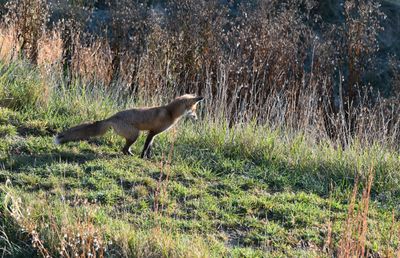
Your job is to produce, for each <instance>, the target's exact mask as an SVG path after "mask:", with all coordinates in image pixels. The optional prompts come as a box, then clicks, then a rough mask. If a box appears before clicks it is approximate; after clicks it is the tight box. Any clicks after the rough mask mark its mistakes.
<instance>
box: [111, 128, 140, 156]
mask: <svg viewBox="0 0 400 258" xmlns="http://www.w3.org/2000/svg"><path fill="white" fill-rule="evenodd" d="M113 128H114V131H115V133H116V134H118V135H119V136H122V137H124V138H125V140H126V142H125V145H124V147H123V148H122V153H124V154H125V155H132V152H131V150H130V147H131V145H132V144H134V143H135V141H136V139H137V138H138V136H139V130H138V129H136V128H134V127H132V126H129V125H128V124H126V123H122V122H119V123H118V124H115V125H113Z"/></svg>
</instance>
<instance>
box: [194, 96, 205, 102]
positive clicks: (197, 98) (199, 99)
mask: <svg viewBox="0 0 400 258" xmlns="http://www.w3.org/2000/svg"><path fill="white" fill-rule="evenodd" d="M195 100H196V102H199V101H202V100H204V97H202V96H198V97H196V98H195Z"/></svg>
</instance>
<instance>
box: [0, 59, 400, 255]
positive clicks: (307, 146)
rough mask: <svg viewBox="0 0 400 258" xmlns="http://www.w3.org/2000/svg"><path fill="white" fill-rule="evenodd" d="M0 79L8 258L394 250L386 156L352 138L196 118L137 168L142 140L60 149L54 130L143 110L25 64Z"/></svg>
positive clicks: (395, 161) (0, 226) (394, 194)
mask: <svg viewBox="0 0 400 258" xmlns="http://www.w3.org/2000/svg"><path fill="white" fill-rule="evenodd" d="M0 78H1V79H0V81H1V82H0V89H1V90H0V92H4V91H6V90H7V89H8V90H9V89H13V94H14V95H13V96H14V98H13V99H12V100H10V101H9V102H8V107H1V108H0V135H1V141H0V182H1V193H0V196H1V197H0V198H1V205H0V208H1V210H0V233H1V237H0V250H1V252H2V255H3V256H5V257H32V256H46V255H50V256H65V257H72V256H74V255H75V254H78V255H79V256H80V257H93V255H94V256H95V257H103V256H106V257H221V256H224V257H279V256H280V257H282V256H285V257H286V256H289V257H330V256H331V255H334V256H338V255H342V256H344V255H346V253H347V252H348V253H350V254H361V252H363V251H362V250H363V248H364V247H365V249H364V253H365V254H368V255H369V256H391V257H393V256H395V255H396V252H398V250H399V249H398V248H399V238H398V234H397V232H398V230H399V227H400V223H399V221H398V216H399V214H398V207H399V205H400V201H399V200H400V199H399V197H400V196H399V193H400V184H399V180H400V173H399V170H398V168H399V167H400V154H399V153H398V152H397V151H395V150H391V149H389V148H386V147H385V146H382V145H380V144H374V145H370V146H368V145H365V144H360V143H357V141H355V142H354V143H353V144H352V145H351V146H349V147H348V148H345V149H342V148H340V147H338V146H335V145H334V144H332V143H331V142H329V141H325V140H320V141H317V140H316V139H315V138H313V137H310V135H307V134H304V133H300V132H299V133H293V132H290V131H289V130H287V131H285V130H283V129H271V128H269V127H268V126H261V125H256V124H254V123H253V124H251V123H250V124H246V125H237V126H235V127H233V128H229V127H227V125H226V124H225V123H224V122H221V123H215V122H210V121H207V120H204V119H203V120H201V121H199V122H197V123H192V122H191V121H186V120H185V121H181V122H180V123H179V125H178V126H177V127H176V128H175V129H173V130H171V131H169V132H167V133H164V134H162V135H160V137H158V139H157V140H156V143H155V150H154V153H155V156H154V157H153V158H151V159H149V160H142V159H140V158H138V156H139V153H140V150H141V148H142V146H143V142H144V137H143V136H142V137H140V139H139V140H138V142H137V143H136V144H135V145H134V146H133V150H132V151H133V153H134V154H135V155H134V156H124V155H122V154H121V153H120V148H121V147H122V144H123V141H122V139H120V138H119V137H117V136H115V135H114V134H112V133H111V132H109V133H108V134H107V135H106V136H105V137H103V138H98V139H93V140H90V141H89V142H79V143H69V144H67V145H61V146H58V145H54V144H53V136H54V134H55V133H56V132H58V131H61V130H62V129H63V128H66V127H69V126H72V125H75V124H77V123H81V122H83V121H93V120H96V119H101V118H105V117H107V116H108V115H110V114H112V113H114V112H116V111H117V110H121V109H124V108H126V107H132V106H136V105H144V104H146V103H143V102H140V101H139V102H137V101H136V102H133V100H120V101H116V99H118V98H117V97H116V95H115V93H113V92H112V91H111V92H105V91H104V89H103V88H97V87H91V88H89V87H86V86H85V84H79V82H78V81H77V82H76V83H74V84H72V85H71V86H69V87H65V86H62V80H57V79H56V78H55V79H54V80H51V81H47V82H45V81H43V80H42V79H41V77H40V76H39V75H38V73H37V70H36V69H34V68H32V67H31V66H29V65H26V64H24V63H15V64H13V65H11V66H10V65H3V66H2V70H1V76H0ZM43 87H44V88H43ZM45 89H47V90H45ZM43 92H47V93H46V94H43ZM43 95H45V96H46V97H45V98H43ZM36 97H37V98H36ZM18 101H19V102H18ZM3 103H4V102H3ZM12 103H14V104H18V103H19V105H18V106H15V105H12ZM206 103H207V102H206ZM203 108H204V107H203ZM356 178H357V180H356ZM355 180H356V181H355ZM355 186H356V187H358V188H355Z"/></svg>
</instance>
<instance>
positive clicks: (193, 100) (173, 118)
mask: <svg viewBox="0 0 400 258" xmlns="http://www.w3.org/2000/svg"><path fill="white" fill-rule="evenodd" d="M202 100H204V97H202V96H199V95H194V94H185V95H182V96H179V97H176V98H175V99H174V100H173V101H171V102H170V103H169V104H166V105H162V106H157V107H143V108H133V109H128V110H124V111H120V112H118V113H116V114H114V115H112V116H111V117H109V118H107V119H104V120H100V121H96V122H93V123H84V124H81V125H77V126H74V127H72V128H69V129H67V130H65V131H63V132H61V133H59V134H57V135H56V136H55V139H54V142H55V144H64V143H67V142H72V141H81V140H88V139H89V138H92V137H96V136H102V135H104V134H105V133H106V132H107V131H108V130H109V129H110V128H112V129H113V130H114V132H115V133H116V134H117V135H119V136H121V137H123V138H125V145H124V146H123V148H122V153H123V154H125V155H133V153H132V152H131V149H130V147H131V146H132V144H134V143H135V141H136V140H137V138H138V137H139V134H140V132H141V131H147V132H148V134H147V138H146V141H145V144H144V147H143V150H142V153H141V155H140V157H141V158H142V159H143V158H150V157H151V147H152V144H153V140H154V137H155V136H157V135H158V134H160V133H162V132H164V131H166V130H168V129H170V128H171V127H173V126H174V125H175V124H176V123H177V122H178V121H179V120H180V119H181V118H182V117H184V116H188V117H189V118H192V119H193V120H197V119H198V117H197V114H196V108H197V104H198V103H199V102H200V101H202Z"/></svg>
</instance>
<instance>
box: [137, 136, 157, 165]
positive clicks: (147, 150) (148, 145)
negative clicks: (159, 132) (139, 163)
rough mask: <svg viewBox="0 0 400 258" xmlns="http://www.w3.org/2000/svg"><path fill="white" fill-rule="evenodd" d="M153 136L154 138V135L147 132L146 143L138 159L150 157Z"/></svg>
mask: <svg viewBox="0 0 400 258" xmlns="http://www.w3.org/2000/svg"><path fill="white" fill-rule="evenodd" d="M154 136H156V133H153V132H149V135H147V138H146V142H145V143H144V147H143V151H142V154H141V155H140V157H141V158H142V159H143V158H145V157H146V158H150V155H151V145H152V144H153V139H154Z"/></svg>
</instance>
